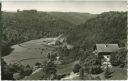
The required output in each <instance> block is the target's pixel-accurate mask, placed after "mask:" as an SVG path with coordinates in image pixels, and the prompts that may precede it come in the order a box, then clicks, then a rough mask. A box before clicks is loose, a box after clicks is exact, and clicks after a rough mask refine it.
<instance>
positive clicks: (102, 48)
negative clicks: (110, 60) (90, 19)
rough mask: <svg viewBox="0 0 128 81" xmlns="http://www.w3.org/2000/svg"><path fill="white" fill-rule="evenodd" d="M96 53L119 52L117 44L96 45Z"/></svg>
mask: <svg viewBox="0 0 128 81" xmlns="http://www.w3.org/2000/svg"><path fill="white" fill-rule="evenodd" d="M96 49H97V52H114V51H117V50H119V46H118V44H96Z"/></svg>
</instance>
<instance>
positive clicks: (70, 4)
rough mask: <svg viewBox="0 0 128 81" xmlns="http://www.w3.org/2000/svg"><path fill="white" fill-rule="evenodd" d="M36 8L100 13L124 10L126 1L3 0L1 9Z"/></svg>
mask: <svg viewBox="0 0 128 81" xmlns="http://www.w3.org/2000/svg"><path fill="white" fill-rule="evenodd" d="M17 9H20V10H30V9H36V10H38V11H47V12H51V11H56V12H83V13H92V14H100V13H102V12H108V11H126V10H127V2H126V1H120V0H118V1H110V0H108V1H105V0H104V1H103V0H102V1H100V0H99V1H86V0H84V1H82V0H81V1H78V0H70V1H69V0H42V1H41V0H37V1H35V0H31V1H25V0H4V1H2V10H3V11H16V10H17Z"/></svg>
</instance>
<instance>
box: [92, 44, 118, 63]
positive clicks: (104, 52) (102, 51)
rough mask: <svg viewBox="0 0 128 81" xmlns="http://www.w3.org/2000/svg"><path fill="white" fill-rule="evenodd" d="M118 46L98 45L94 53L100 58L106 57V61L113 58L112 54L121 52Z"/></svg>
mask: <svg viewBox="0 0 128 81" xmlns="http://www.w3.org/2000/svg"><path fill="white" fill-rule="evenodd" d="M119 49H120V48H119V46H118V44H96V45H95V46H94V48H93V50H94V51H93V53H94V54H95V55H97V56H98V57H100V56H101V57H104V59H106V61H109V60H110V58H111V53H112V52H115V51H117V50H119Z"/></svg>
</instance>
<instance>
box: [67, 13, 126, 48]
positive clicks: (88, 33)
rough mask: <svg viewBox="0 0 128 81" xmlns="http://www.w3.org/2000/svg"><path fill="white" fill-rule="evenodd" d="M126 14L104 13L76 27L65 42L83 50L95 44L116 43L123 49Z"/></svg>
mask: <svg viewBox="0 0 128 81" xmlns="http://www.w3.org/2000/svg"><path fill="white" fill-rule="evenodd" d="M126 31H127V13H126V12H114V11H112V12H104V13H102V14H99V15H97V17H95V18H91V19H89V20H87V21H86V22H85V23H84V24H81V25H78V27H76V28H75V29H74V30H72V31H71V33H70V34H69V36H68V38H67V41H68V43H72V44H73V45H75V46H79V45H81V46H82V47H83V48H84V49H87V48H89V49H90V48H92V47H93V46H94V45H95V44H96V43H117V44H119V46H121V47H123V46H125V45H126V39H127V34H126Z"/></svg>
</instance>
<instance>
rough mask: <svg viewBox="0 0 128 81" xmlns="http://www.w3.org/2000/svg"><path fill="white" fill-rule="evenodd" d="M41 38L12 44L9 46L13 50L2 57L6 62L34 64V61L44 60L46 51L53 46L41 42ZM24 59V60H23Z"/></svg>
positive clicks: (50, 49)
mask: <svg viewBox="0 0 128 81" xmlns="http://www.w3.org/2000/svg"><path fill="white" fill-rule="evenodd" d="M41 41H42V39H39V40H38V39H37V40H32V41H28V42H24V43H22V44H20V45H13V46H12V47H11V48H13V49H14V50H13V51H12V52H11V53H10V54H9V55H8V56H5V57H4V60H5V61H6V62H7V64H10V63H17V62H19V63H21V64H25V65H27V64H29V65H32V66H33V65H34V64H35V63H36V62H41V63H42V62H44V61H46V60H47V58H46V56H47V53H49V52H50V51H52V50H53V49H54V48H55V47H52V46H48V45H46V44H44V42H42V43H41ZM23 59H25V60H23Z"/></svg>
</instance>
